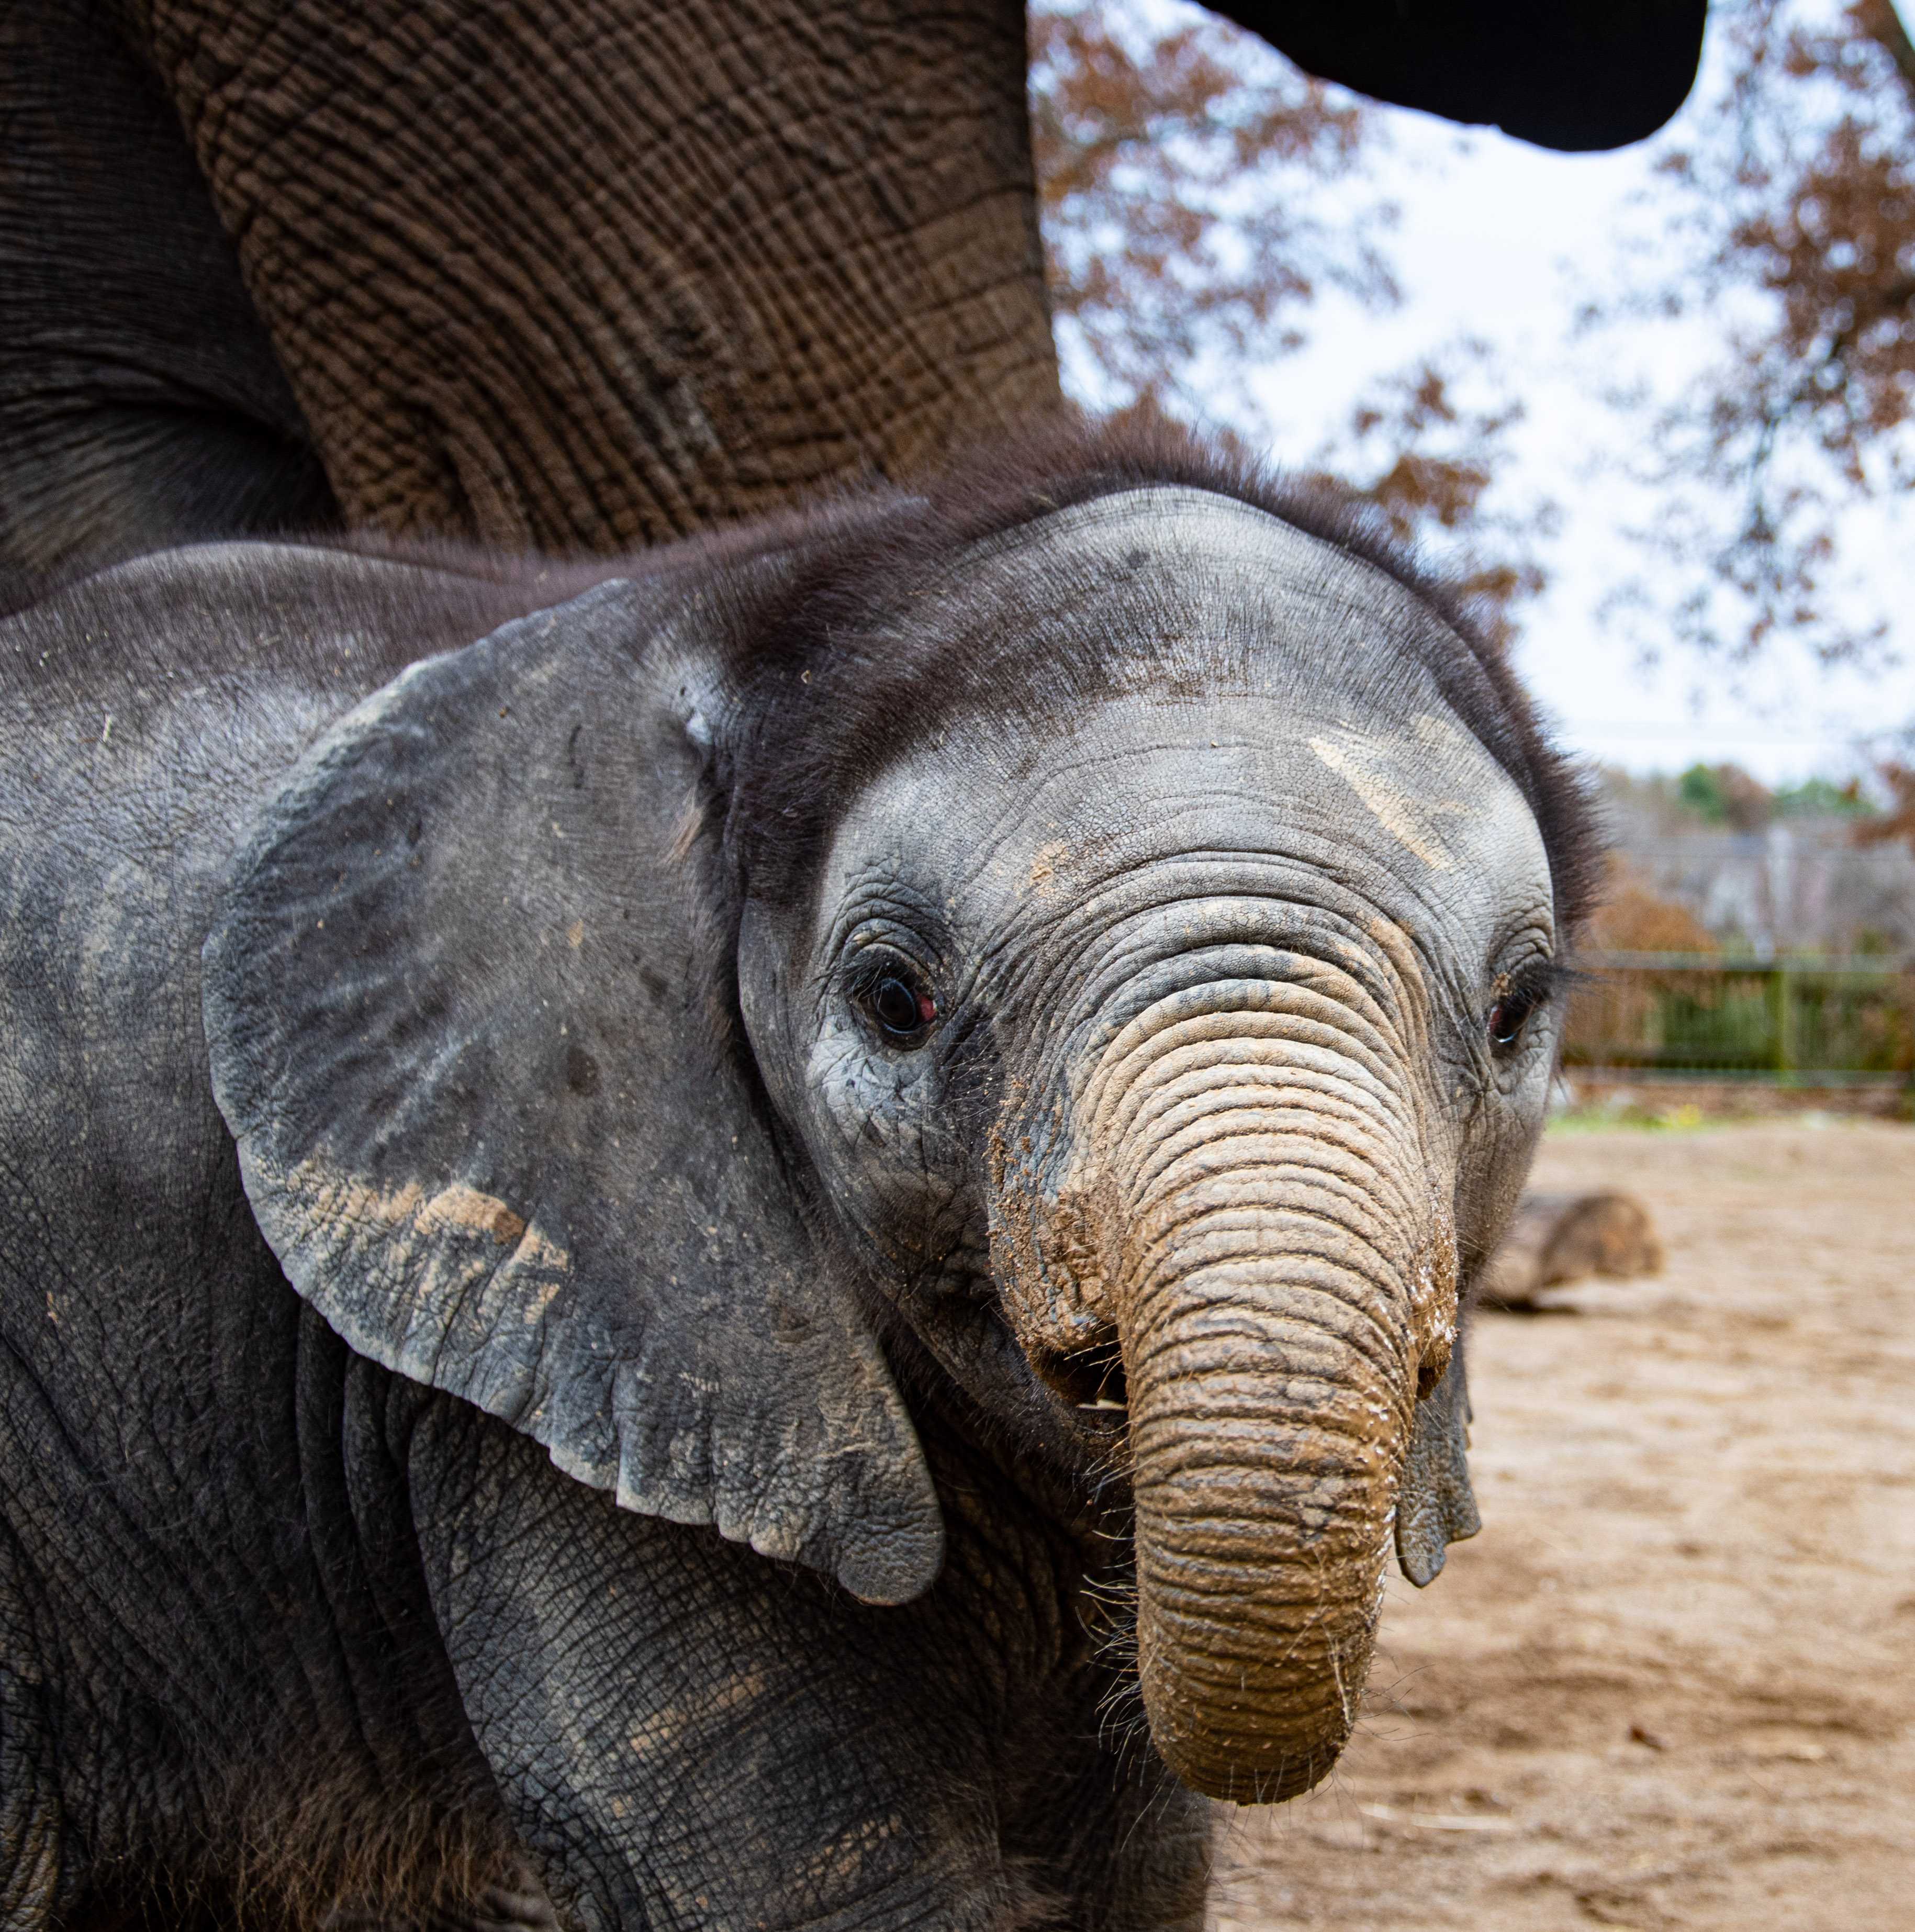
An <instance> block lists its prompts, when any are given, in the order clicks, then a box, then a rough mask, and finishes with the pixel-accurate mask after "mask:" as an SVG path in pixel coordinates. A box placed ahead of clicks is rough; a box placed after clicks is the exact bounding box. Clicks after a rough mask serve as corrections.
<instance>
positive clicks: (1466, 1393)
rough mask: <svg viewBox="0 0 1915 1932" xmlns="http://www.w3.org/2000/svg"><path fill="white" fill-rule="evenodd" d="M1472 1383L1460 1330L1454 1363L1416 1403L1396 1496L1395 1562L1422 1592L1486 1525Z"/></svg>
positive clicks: (1452, 1355)
mask: <svg viewBox="0 0 1915 1932" xmlns="http://www.w3.org/2000/svg"><path fill="white" fill-rule="evenodd" d="M1469 1448H1470V1385H1469V1383H1468V1381H1467V1379H1466V1377H1465V1375H1464V1367H1463V1337H1462V1335H1461V1333H1460V1332H1459V1333H1458V1335H1457V1337H1456V1341H1455V1346H1453V1347H1452V1349H1451V1350H1450V1352H1449V1367H1447V1368H1446V1369H1445V1370H1443V1374H1442V1376H1441V1377H1440V1379H1438V1381H1437V1385H1436V1387H1435V1388H1433V1389H1431V1391H1430V1392H1429V1394H1428V1395H1426V1396H1425V1397H1423V1399H1422V1401H1420V1402H1419V1403H1417V1405H1416V1421H1415V1422H1414V1423H1413V1424H1412V1426H1411V1428H1410V1453H1409V1454H1408V1455H1407V1457H1405V1459H1404V1466H1403V1481H1402V1482H1401V1484H1399V1486H1398V1490H1397V1496H1396V1560H1397V1562H1398V1563H1400V1564H1401V1565H1402V1566H1403V1574H1404V1576H1406V1577H1408V1578H1409V1580H1410V1582H1411V1583H1414V1584H1415V1585H1416V1587H1417V1589H1419V1590H1420V1589H1422V1587H1423V1586H1424V1585H1425V1584H1426V1583H1434V1581H1435V1580H1436V1578H1437V1574H1438V1573H1439V1572H1440V1571H1441V1570H1442V1568H1443V1556H1444V1552H1445V1550H1446V1547H1447V1546H1448V1545H1449V1544H1452V1543H1467V1541H1469V1539H1470V1538H1471V1537H1473V1536H1474V1535H1476V1532H1477V1531H1478V1530H1479V1529H1482V1526H1483V1520H1482V1517H1480V1516H1479V1515H1478V1514H1476V1493H1475V1491H1474V1490H1472V1489H1471V1488H1470V1457H1469Z"/></svg>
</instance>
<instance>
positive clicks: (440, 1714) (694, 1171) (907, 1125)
mask: <svg viewBox="0 0 1915 1932" xmlns="http://www.w3.org/2000/svg"><path fill="white" fill-rule="evenodd" d="M0 682H3V683H4V706H5V713H4V719H5V721H4V740H3V741H0V742H4V752H5V760H6V764H5V772H4V783H3V784H0V880H4V886H3V887H0V890H3V891H4V922H0V946H4V961H5V964H4V983H5V987H6V998H7V1013H6V1024H5V1028H4V1034H0V1175H4V1185H0V1336H4V1349H0V1505H4V1525H3V1526H0V1528H4V1534H0V1918H4V1922H5V1923H6V1924H7V1925H8V1926H9V1927H33V1926H37V1925H39V1924H43V1923H46V1922H47V1921H49V1920H50V1921H57V1922H58V1923H59V1924H62V1925H73V1926H78V1925H82V1924H88V1923H103V1922H105V1921H106V1919H107V1918H109V1916H110V1917H115V1918H121V1917H123V1916H124V1915H126V1914H128V1913H131V1914H133V1915H136V1916H139V1915H143V1916H144V1917H145V1918H146V1919H147V1920H148V1921H149V1922H151V1923H154V1924H157V1923H160V1922H165V1923H167V1924H175V1923H178V1922H180V1921H181V1918H190V1916H191V1915H192V1914H193V1912H208V1913H217V1914H219V1915H221V1916H223V1917H224V1918H232V1917H235V1916H237V1917H238V1918H241V1919H246V1918H253V1919H255V1920H256V1921H258V1922H260V1923H262V1924H263V1923H270V1924H276V1925H281V1924H331V1925H340V1924H347V1923H352V1924H362V1923H370V1924H421V1923H424V1922H425V1921H427V1919H428V1918H431V1919H433V1922H435V1923H442V1924H468V1925H476V1924H481V1923H490V1924H519V1925H529V1924H541V1923H543V1924H550V1923H551V1922H552V1921H553V1918H554V1916H555V1915H556V1918H557V1919H558V1920H559V1921H561V1922H564V1923H567V1924H574V1925H577V1926H580V1927H594V1928H609V1927H629V1928H634V1929H635V1928H640V1927H656V1926H662V1925H671V1926H689V1925H708V1926H713V1927H748V1926H749V1927H799V1926H803V1927H807V1928H824V1927H842V1928H847V1929H848V1928H850V1927H880V1926H894V1925H905V1924H909V1925H910V1926H913V1927H953V1928H955V1927H967V1928H968V1927H975V1928H978V1932H982V1928H985V1927H1008V1926H1011V1925H1013V1924H1029V1923H1030V1922H1032V1920H1033V1919H1034V1918H1044V1919H1046V1920H1047V1921H1055V1922H1058V1923H1061V1924H1072V1925H1078V1926H1083V1927H1092V1926H1095V1927H1098V1928H1100V1932H1119V1928H1125V1927H1139V1928H1141V1927H1158V1926H1162V1925H1167V1924H1196V1923H1197V1921H1198V1919H1199V1917H1200V1911H1201V1906H1202V1891H1203V1876H1204V1856H1205V1852H1204V1847H1205V1841H1206V1816H1207V1810H1208V1808H1207V1807H1206V1805H1205V1804H1204V1802H1203V1799H1202V1798H1201V1797H1200V1796H1199V1795H1198V1794H1205V1793H1207V1794H1210V1795H1212V1796H1217V1797H1221V1798H1227V1799H1235V1800H1236V1801H1238V1802H1242V1803H1249V1802H1266V1801H1269V1800H1273V1799H1281V1798H1284V1797H1287V1796H1290V1795H1291V1794H1292V1793H1296V1792H1299V1791H1302V1790H1305V1788H1306V1787H1308V1786H1309V1785H1311V1784H1313V1783H1314V1782H1315V1781H1317V1779H1319V1778H1321V1777H1322V1776H1323V1775H1324V1773H1325V1772H1326V1770H1327V1769H1329V1766H1330V1764H1331V1763H1332V1761H1333V1760H1334V1759H1335V1755H1336V1753H1337V1751H1338V1748H1339V1747H1340V1746H1341V1745H1342V1743H1343V1742H1344V1739H1346V1737H1347V1736H1348V1734H1349V1732H1350V1727H1351V1726H1352V1724H1353V1722H1354V1721H1355V1719H1356V1713H1357V1709H1358V1704H1359V1697H1360V1694H1361V1691H1362V1684H1363V1680H1364V1673H1365V1667H1366V1665H1367V1663H1368V1656H1369V1652H1370V1646H1371V1637H1372V1633H1373V1631H1374V1626H1375V1622H1376V1619H1377V1610H1378V1605H1379V1602H1380V1595H1381V1592H1382V1589H1383V1573H1384V1565H1385V1562H1386V1554H1387V1553H1388V1552H1389V1549H1390V1547H1391V1545H1392V1541H1394V1544H1395V1550H1396V1553H1397V1555H1398V1559H1399V1560H1400V1562H1401V1565H1402V1567H1403V1568H1404V1571H1406V1572H1407V1574H1408V1575H1409V1576H1410V1577H1411V1579H1412V1580H1414V1581H1416V1582H1418V1583H1422V1582H1425V1581H1427V1580H1428V1578H1429V1577H1431V1576H1432V1575H1433V1574H1434V1573H1435V1571H1437V1568H1439V1567H1440V1565H1441V1562H1442V1559H1443V1544H1444V1542H1445V1541H1446V1540H1447V1539H1453V1538H1456V1537H1458V1536H1465V1535H1469V1534H1470V1532H1471V1531H1472V1530H1473V1529H1474V1528H1475V1526H1476V1516H1475V1513H1474V1510H1473V1505H1472V1504H1471V1502H1470V1493H1469V1488H1468V1482H1467V1475H1466V1473H1465V1471H1464V1463H1463V1457H1462V1439H1463V1438H1462V1432H1463V1427H1464V1420H1465V1418H1466V1416H1467V1404H1466V1401H1465V1397H1464V1391H1463V1383H1462V1367H1461V1352H1460V1343H1459V1336H1458V1298H1459V1289H1460V1288H1461V1286H1464V1285H1465V1284H1466V1283H1467V1280H1468V1277H1469V1276H1470V1273H1471V1271H1472V1269H1473V1267H1474V1266H1475V1265H1476V1262H1478V1261H1479V1259H1480V1258H1481V1257H1482V1256H1484V1255H1485V1253H1488V1251H1489V1250H1491V1248H1492V1247H1494V1244H1495V1241H1496V1238H1497V1234H1498V1232H1499V1231H1500V1228H1501V1227H1502V1225H1503V1221H1504V1220H1505V1218H1506V1216H1507V1214H1509V1210H1510V1208H1511V1207H1512V1204H1513V1202H1514V1201H1515V1197H1516V1195H1517V1192H1518V1187H1519V1184H1520V1183H1521V1179H1522V1176H1523V1173H1524V1167H1525V1166H1526V1164H1527V1160H1528V1158H1529V1155H1530V1149H1531V1147H1532V1145H1533V1142H1534V1140H1535V1139H1536V1133H1537V1129H1538V1126H1539V1122H1540V1121H1541V1118H1542V1112H1543V1104H1544V1097H1545V1090H1546V1088H1547V1086H1548V1080H1549V1073H1550V1067H1551V1058H1552V1053H1553V1050H1554V1033H1555V1029H1556V1019H1555V1011H1554V1007H1553V1006H1552V1004H1551V988H1552V986H1553V985H1554V983H1555V982H1556V979H1557V974H1558V972H1559V968H1558V965H1557V961H1558V959H1559V957H1560V954H1561V952H1562V950H1563V947H1564V945H1565V944H1566V934H1567V933H1568V932H1569V930H1570V929H1572V927H1573V926H1574V925H1575V922H1576V921H1577V919H1578V917H1579V916H1580V915H1581V913H1582V911H1583V910H1584V902H1585V898H1586V895H1587V888H1588V881H1589V879H1590V874H1591V865H1590V856H1591V853H1592V850H1593V847H1592V844H1591V838H1590V829H1589V826H1588V823H1587V816H1586V814H1585V811H1584V806H1583V803H1582V802H1581V796H1580V794H1579V793H1578V790H1577V788H1576V786H1575V782H1574V781H1573V780H1572V778H1571V777H1570V776H1569V774H1568V772H1567V771H1566V767H1565V766H1564V765H1563V763H1562V762H1561V760H1560V759H1559V758H1558V757H1557V755H1556V754H1554V752H1552V751H1551V750H1550V749H1549V748H1548V747H1547V746H1546V745H1545V743H1544V742H1542V738H1541V737H1540V736H1539V733H1538V730H1537V729H1536V725H1535V724H1534V722H1533V719H1532V717H1531V715H1530V711H1529V709H1528V707H1527V705H1526V703H1525V702H1524V699H1523V697H1521V694H1520V693H1519V692H1518V690H1517V688H1516V687H1515V685H1514V684H1513V682H1512V679H1511V677H1510V675H1509V672H1508V670H1506V667H1504V665H1503V662H1502V661H1501V660H1500V658H1499V657H1498V656H1497V655H1496V653H1495V652H1494V651H1493V650H1492V649H1489V648H1488V647H1487V646H1485V644H1484V643H1483V642H1482V640H1481V639H1480V638H1479V637H1477V636H1476V634H1474V633H1473V632H1472V631H1471V630H1470V628H1469V627H1468V625H1467V623H1466V622H1464V621H1463V619H1461V617H1460V616H1459V615H1458V613H1457V610H1455V607H1453V606H1452V603H1451V602H1450V601H1449V600H1448V599H1447V598H1446V597H1445V596H1444V595H1442V594H1441V593H1440V592H1437V591H1436V590H1434V589H1432V588H1431V586H1429V585H1428V584H1426V583H1424V582H1423V581H1422V580H1420V579H1419V577H1417V576H1416V574H1414V573H1413V571H1410V569H1409V568H1407V566H1406V565H1405V564H1404V562H1403V560H1402V559H1401V558H1399V557H1398V556H1395V554H1394V553H1392V552H1391V551H1390V550H1389V549H1388V548H1387V547H1386V546H1384V545H1383V544H1381V543H1380V541H1378V539H1377V538H1376V537H1375V536H1374V534H1373V532H1371V529H1370V526H1368V524H1367V523H1364V522H1363V521H1362V520H1361V519H1360V518H1359V517H1356V516H1355V515H1353V514H1352V513H1350V512H1349V511H1345V510H1342V509H1339V508H1336V507H1335V506H1334V505H1330V504H1328V503H1326V502H1323V501H1322V500H1320V499H1317V497H1314V496H1311V495H1310V494H1308V493H1305V492H1301V491H1298V490H1292V489H1289V488H1286V487H1281V486H1277V485H1272V484H1269V483H1268V482H1266V481H1261V480H1259V479H1258V478H1256V477H1255V476H1253V475H1248V474H1247V473H1245V472H1242V471H1241V470H1240V469H1237V468H1236V467H1233V466H1231V465H1230V464H1229V463H1226V462H1225V461H1224V460H1221V459H1220V458H1215V457H1213V456H1212V455H1208V454H1206V452H1204V451H1203V449H1201V448H1200V447H1199V446H1195V445H1194V444H1190V443H1184V442H1182V441H1179V440H1176V439H1173V438H1172V437H1170V436H1169V434H1167V433H1166V432H1152V433H1149V434H1146V433H1143V432H1124V431H1097V432H1088V431H1086V432H1074V433H1072V434H1071V436H1069V437H1059V438H1058V439H1056V440H1052V441H1050V442H1049V443H1032V445H1031V446H1029V447H1028V448H1026V449H1024V450H1023V451H1022V452H1020V453H1019V454H1017V455H1004V454H1002V452H1000V453H999V455H998V456H997V457H996V458H995V459H994V460H992V461H990V462H989V463H981V464H979V465H978V466H974V467H972V469H969V470H966V471H964V472H961V473H960V474H958V475H955V476H953V477H952V478H950V479H949V480H948V481H946V483H944V484H942V485H940V486H938V487H935V488H934V489H933V490H931V493H929V494H928V495H925V496H909V495H904V494H901V493H896V492H892V491H883V492H879V493H874V494H872V495H871V496H868V497H865V498H863V499H858V500H855V501H852V502H847V503H844V504H841V505H837V506H835V507H833V508H827V509H825V510H823V511H819V512H817V513H816V514H811V515H808V516H805V517H794V518H793V519H790V520H787V521H786V522H784V523H779V524H777V525H775V526H770V527H766V528H760V529H752V530H748V531H744V532H739V533H737V534H736V535H730V536H727V537H724V538H715V539H710V540H707V541H703V542H702V543H699V544H691V545H688V546H685V547H681V548H678V549H675V550H666V551H664V552H662V553H658V554H656V555H654V556H647V557H645V558H643V559H639V560H638V561H637V562H634V563H631V564H628V565H625V567H623V568H622V569H617V570H614V569H613V568H611V567H610V566H598V567H593V568H585V567H583V566H578V565H556V564H554V565H538V564H537V563H529V564H520V563H515V562H507V563H499V562H488V561H486V560H484V559H472V558H465V557H455V556H445V555H439V556H430V557H411V558H407V557H400V556H390V555H385V554H372V553H366V552H364V551H358V552H355V551H354V550H349V549H341V548H331V549H328V548H324V547H302V546H299V545H292V544H287V545H268V544H247V545H229V546H215V547H207V548H203V549H197V550H177V551H174V552H171V553H166V554H163V555H160V556H152V557H149V558H147V559H144V560H142V561H140V562H135V563H133V564H130V565H124V566H123V567H121V568H118V569H115V570H113V571H109V572H108V573H106V574H104V575H103V576H99V577H94V578H92V579H91V580H88V581H86V582H84V583H80V584H79V585H78V586H76V587H73V588H71V589H67V590H65V591H63V592H60V593H59V594H58V595H52V596H49V598H46V601H43V602H42V603H40V604H38V605H37V606H36V607H33V608H31V609H29V610H26V611H25V612H24V613H22V614H20V615H18V616H15V617H13V618H12V619H8V620H7V621H6V622H5V623H4V625H0Z"/></svg>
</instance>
